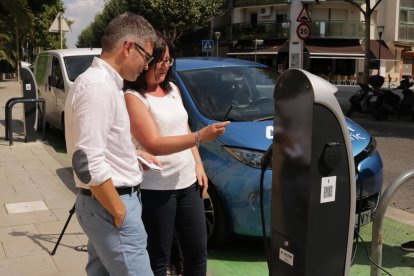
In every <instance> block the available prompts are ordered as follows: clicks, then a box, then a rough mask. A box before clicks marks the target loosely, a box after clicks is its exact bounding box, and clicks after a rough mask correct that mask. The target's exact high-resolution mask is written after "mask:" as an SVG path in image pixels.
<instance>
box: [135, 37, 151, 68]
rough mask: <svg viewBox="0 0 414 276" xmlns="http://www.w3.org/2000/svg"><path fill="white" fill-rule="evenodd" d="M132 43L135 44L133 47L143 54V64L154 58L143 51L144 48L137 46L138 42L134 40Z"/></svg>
mask: <svg viewBox="0 0 414 276" xmlns="http://www.w3.org/2000/svg"><path fill="white" fill-rule="evenodd" d="M134 45H135V48H137V50H141V51H142V52H143V53H144V54H145V59H144V62H145V64H148V63H150V62H151V61H152V60H153V59H154V57H153V56H152V55H150V54H149V53H148V52H147V51H145V49H144V48H142V47H141V46H139V44H138V43H136V42H134Z"/></svg>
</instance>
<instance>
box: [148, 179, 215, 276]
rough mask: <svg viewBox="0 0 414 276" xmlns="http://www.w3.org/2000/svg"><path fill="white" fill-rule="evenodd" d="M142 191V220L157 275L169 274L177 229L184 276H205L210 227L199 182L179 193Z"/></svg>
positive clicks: (152, 263)
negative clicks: (172, 247)
mask: <svg viewBox="0 0 414 276" xmlns="http://www.w3.org/2000/svg"><path fill="white" fill-rule="evenodd" d="M141 192H142V196H141V199H142V208H143V209H142V220H143V221H144V225H145V229H146V230H147V233H148V253H149V255H150V260H151V268H152V270H153V272H154V275H155V276H165V275H166V270H167V267H168V266H169V263H170V262H169V259H170V251H171V243H172V239H173V233H174V228H175V229H176V231H177V235H178V239H179V244H180V245H181V249H182V253H183V258H184V275H188V276H198V275H199V276H205V275H206V270H207V228H206V218H205V214H204V204H203V199H202V198H201V195H200V192H201V190H200V187H199V185H198V184H197V182H196V183H195V184H193V185H191V186H190V187H188V188H185V189H180V190H167V191H159V190H141Z"/></svg>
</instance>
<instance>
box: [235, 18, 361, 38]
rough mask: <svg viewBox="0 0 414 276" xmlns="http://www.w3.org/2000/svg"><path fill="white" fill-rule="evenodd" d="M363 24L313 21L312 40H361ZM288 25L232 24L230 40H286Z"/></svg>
mask: <svg viewBox="0 0 414 276" xmlns="http://www.w3.org/2000/svg"><path fill="white" fill-rule="evenodd" d="M364 30H365V23H364V22H361V21H334V20H331V21H313V22H312V23H311V35H310V37H312V38H353V39H356V38H363V37H364V35H365V33H364ZM289 31H290V25H289V23H288V22H275V21H262V22H258V23H256V24H252V23H250V22H249V23H237V24H233V37H232V38H229V39H231V40H245V39H246V40H252V39H256V38H257V39H280V38H288V37H289Z"/></svg>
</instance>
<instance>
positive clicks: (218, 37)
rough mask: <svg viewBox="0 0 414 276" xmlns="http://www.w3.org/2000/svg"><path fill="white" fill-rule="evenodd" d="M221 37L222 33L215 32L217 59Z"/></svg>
mask: <svg viewBox="0 0 414 276" xmlns="http://www.w3.org/2000/svg"><path fill="white" fill-rule="evenodd" d="M220 35H221V33H220V32H214V37H215V38H216V57H218V48H219V47H218V46H219V45H218V41H219V39H220Z"/></svg>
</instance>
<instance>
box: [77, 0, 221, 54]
mask: <svg viewBox="0 0 414 276" xmlns="http://www.w3.org/2000/svg"><path fill="white" fill-rule="evenodd" d="M215 2H217V3H215ZM213 3H214V5H213ZM222 6H223V1H218V0H215V1H205V0H204V1H202V0H181V1H180V0H139V1H137V0H108V1H107V2H106V5H105V7H104V9H103V11H102V13H101V14H99V15H97V16H96V17H95V20H94V21H93V22H92V23H91V24H90V25H89V26H88V27H87V28H86V29H84V30H83V31H82V32H81V34H80V35H79V37H78V43H77V46H78V47H100V45H101V44H100V39H101V37H102V35H103V33H104V30H105V26H106V25H107V24H108V23H109V21H111V20H112V19H113V18H114V17H116V16H117V15H119V14H121V13H123V12H125V11H130V12H134V13H136V14H140V15H142V16H144V17H145V18H146V19H147V20H148V21H149V22H150V23H151V24H152V25H153V26H154V28H155V29H157V30H159V31H160V32H162V33H163V34H164V35H165V36H166V37H167V38H168V39H169V40H170V41H171V43H174V42H175V41H176V40H177V39H179V38H180V36H181V35H182V34H183V32H185V31H195V30H198V29H201V28H203V27H206V26H209V25H210V20H211V16H212V15H216V14H218V13H220V12H221V8H222Z"/></svg>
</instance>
